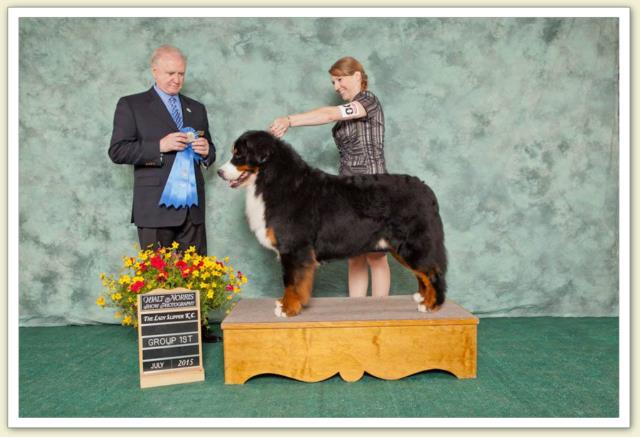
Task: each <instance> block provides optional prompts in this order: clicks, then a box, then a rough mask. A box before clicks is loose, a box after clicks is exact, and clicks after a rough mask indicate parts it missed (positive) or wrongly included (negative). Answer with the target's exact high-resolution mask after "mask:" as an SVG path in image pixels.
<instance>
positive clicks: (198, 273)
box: [191, 270, 200, 278]
mask: <svg viewBox="0 0 640 437" xmlns="http://www.w3.org/2000/svg"><path fill="white" fill-rule="evenodd" d="M191 276H193V277H194V278H197V277H198V276H200V272H199V271H197V270H194V271H193V273H191Z"/></svg>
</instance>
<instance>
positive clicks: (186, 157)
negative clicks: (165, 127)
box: [158, 127, 202, 209]
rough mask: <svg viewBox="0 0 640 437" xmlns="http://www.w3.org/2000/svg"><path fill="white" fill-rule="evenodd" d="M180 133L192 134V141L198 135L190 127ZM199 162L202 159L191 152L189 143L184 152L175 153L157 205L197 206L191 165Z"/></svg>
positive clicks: (182, 129) (194, 176)
mask: <svg viewBox="0 0 640 437" xmlns="http://www.w3.org/2000/svg"><path fill="white" fill-rule="evenodd" d="M180 132H183V133H186V134H188V133H189V132H193V136H194V139H195V138H198V133H197V132H196V130H195V129H194V128H192V127H183V128H181V129H180ZM201 160H202V157H201V156H200V155H198V154H197V153H196V152H194V151H193V147H192V146H191V143H189V144H187V147H186V148H185V149H184V150H181V151H180V152H178V153H176V159H175V160H174V161H173V167H171V173H169V179H167V183H166V184H165V186H164V191H163V192H162V196H160V202H159V203H158V205H160V206H166V207H170V206H173V207H174V208H176V209H179V208H184V207H189V206H198V189H197V188H196V174H195V170H194V167H193V164H194V162H195V163H199V162H200V161H201Z"/></svg>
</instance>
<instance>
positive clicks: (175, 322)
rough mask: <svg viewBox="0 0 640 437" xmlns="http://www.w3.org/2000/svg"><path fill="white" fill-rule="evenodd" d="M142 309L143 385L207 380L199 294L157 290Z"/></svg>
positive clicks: (140, 298)
mask: <svg viewBox="0 0 640 437" xmlns="http://www.w3.org/2000/svg"><path fill="white" fill-rule="evenodd" d="M138 309H139V310H138V345H139V358H140V386H141V387H142V388H146V387H156V386H159V385H169V384H180V383H184V382H194V381H203V380H204V368H203V367H202V359H201V357H202V340H201V338H200V295H199V292H198V291H193V290H187V289H176V290H171V291H169V290H161V289H158V290H154V291H151V292H149V293H147V294H141V295H139V296H138Z"/></svg>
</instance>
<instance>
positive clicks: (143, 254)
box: [138, 252, 149, 261]
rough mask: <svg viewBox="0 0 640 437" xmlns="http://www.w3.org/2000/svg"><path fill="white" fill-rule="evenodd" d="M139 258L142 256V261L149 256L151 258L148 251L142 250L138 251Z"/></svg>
mask: <svg viewBox="0 0 640 437" xmlns="http://www.w3.org/2000/svg"><path fill="white" fill-rule="evenodd" d="M138 258H140V259H141V260H142V261H146V260H147V258H149V254H148V253H147V252H140V253H138Z"/></svg>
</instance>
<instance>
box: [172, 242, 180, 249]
mask: <svg viewBox="0 0 640 437" xmlns="http://www.w3.org/2000/svg"><path fill="white" fill-rule="evenodd" d="M178 247H180V244H178V242H176V241H174V242H173V243H171V248H172V249H177V248H178Z"/></svg>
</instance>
